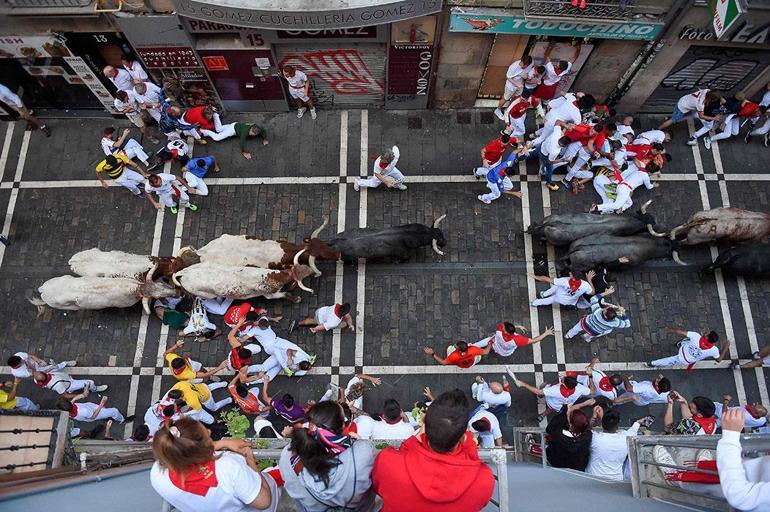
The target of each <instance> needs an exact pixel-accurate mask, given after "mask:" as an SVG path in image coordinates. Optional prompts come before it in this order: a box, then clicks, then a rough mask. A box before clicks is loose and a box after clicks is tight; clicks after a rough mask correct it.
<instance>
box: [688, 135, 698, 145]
mask: <svg viewBox="0 0 770 512" xmlns="http://www.w3.org/2000/svg"><path fill="white" fill-rule="evenodd" d="M697 143H698V139H696V138H695V137H690V138H689V139H687V145H688V146H694V145H696V144H697Z"/></svg>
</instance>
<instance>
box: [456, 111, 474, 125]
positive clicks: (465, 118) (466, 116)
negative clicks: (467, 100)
mask: <svg viewBox="0 0 770 512" xmlns="http://www.w3.org/2000/svg"><path fill="white" fill-rule="evenodd" d="M457 124H471V113H470V112H458V113H457Z"/></svg>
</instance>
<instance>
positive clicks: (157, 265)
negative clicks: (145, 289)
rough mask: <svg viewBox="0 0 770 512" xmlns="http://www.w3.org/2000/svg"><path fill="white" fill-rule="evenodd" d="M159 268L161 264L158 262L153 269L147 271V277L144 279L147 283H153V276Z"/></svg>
mask: <svg viewBox="0 0 770 512" xmlns="http://www.w3.org/2000/svg"><path fill="white" fill-rule="evenodd" d="M159 266H160V263H158V262H157V261H156V262H155V264H154V265H153V266H152V268H151V269H150V270H148V271H147V275H146V276H145V278H144V282H145V283H149V282H151V281H152V275H153V274H154V273H155V271H156V270H158V267H159Z"/></svg>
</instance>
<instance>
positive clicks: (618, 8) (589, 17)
mask: <svg viewBox="0 0 770 512" xmlns="http://www.w3.org/2000/svg"><path fill="white" fill-rule="evenodd" d="M635 6H636V2H635V1H634V0H628V1H627V2H624V1H622V0H586V1H585V6H584V7H581V1H580V0H578V2H577V5H574V6H573V5H572V2H571V1H570V0H524V16H525V17H527V18H533V19H551V20H553V19H558V20H561V21H580V22H595V23H618V22H624V21H629V20H630V19H632V17H633V15H634V14H635Z"/></svg>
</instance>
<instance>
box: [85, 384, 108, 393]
mask: <svg viewBox="0 0 770 512" xmlns="http://www.w3.org/2000/svg"><path fill="white" fill-rule="evenodd" d="M107 388H109V386H108V385H107V384H102V385H101V386H96V387H95V388H94V389H92V390H90V391H96V392H97V393H102V392H103V391H107Z"/></svg>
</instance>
